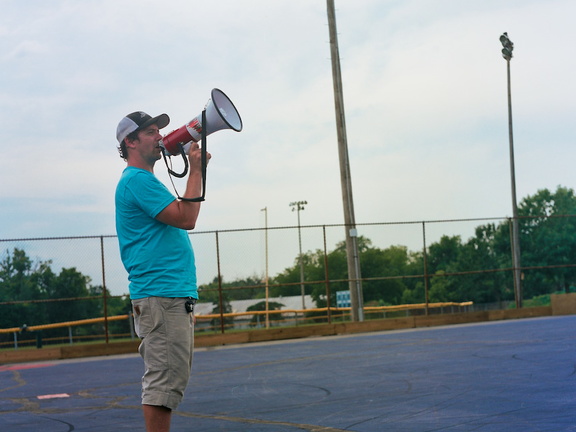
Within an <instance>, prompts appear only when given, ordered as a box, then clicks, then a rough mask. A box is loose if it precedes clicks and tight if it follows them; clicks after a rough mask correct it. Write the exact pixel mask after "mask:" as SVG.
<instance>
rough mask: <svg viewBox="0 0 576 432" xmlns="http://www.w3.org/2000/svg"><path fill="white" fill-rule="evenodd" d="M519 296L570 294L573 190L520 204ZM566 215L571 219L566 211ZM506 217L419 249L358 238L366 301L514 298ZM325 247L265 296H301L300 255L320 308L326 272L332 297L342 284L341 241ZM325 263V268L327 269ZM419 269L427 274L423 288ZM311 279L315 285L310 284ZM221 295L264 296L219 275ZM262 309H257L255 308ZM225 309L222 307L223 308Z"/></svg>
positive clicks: (207, 293)
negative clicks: (471, 233) (470, 233)
mask: <svg viewBox="0 0 576 432" xmlns="http://www.w3.org/2000/svg"><path fill="white" fill-rule="evenodd" d="M518 214H519V228H520V245H521V258H522V262H521V266H522V268H523V269H524V270H523V272H522V289H523V298H524V299H532V298H535V297H538V296H545V295H548V294H551V293H555V292H570V291H571V290H572V289H573V287H574V285H575V284H576V196H575V194H574V190H572V189H570V188H566V187H562V186H558V187H557V189H556V191H554V192H551V191H550V190H548V189H542V190H539V191H538V192H537V193H536V194H534V195H532V196H528V197H526V198H524V199H523V200H522V201H521V202H520V203H519V205H518ZM571 216H572V217H571ZM510 239H511V223H510V221H509V220H506V221H502V222H499V223H486V224H483V225H480V226H478V227H476V229H475V233H474V236H473V237H471V238H469V239H467V240H463V239H462V237H461V236H459V235H455V236H442V237H441V238H440V240H439V241H437V242H435V243H432V244H430V245H429V246H428V248H427V251H426V255H425V254H424V252H423V251H410V250H408V248H407V247H405V246H401V245H395V246H390V247H388V248H379V247H377V246H374V245H373V244H372V242H371V241H370V239H367V238H365V237H359V242H358V243H359V254H360V265H361V275H362V278H363V279H364V280H363V283H362V289H363V297H364V304H365V305H379V306H384V305H396V304H406V303H423V302H425V301H426V291H428V300H429V301H430V302H449V301H456V302H461V301H473V302H475V303H494V302H503V301H513V300H514V282H513V276H512V272H511V271H510V269H511V268H512V253H511V240H510ZM324 255H325V254H324V251H323V250H320V249H318V250H315V251H308V252H306V253H303V254H302V257H299V256H298V257H296V259H295V260H294V263H293V265H292V266H290V267H288V268H286V269H284V270H283V271H282V272H280V273H279V274H277V275H275V276H273V277H271V278H270V279H269V285H270V290H269V295H270V297H279V296H297V295H300V294H301V287H300V283H299V282H300V258H301V259H302V262H303V266H304V275H305V277H304V280H305V292H306V294H310V295H311V296H312V297H313V299H314V300H315V302H316V305H317V306H318V307H325V306H326V305H327V292H326V283H325V279H326V273H328V275H329V281H330V283H329V287H330V292H331V295H330V302H331V306H336V295H335V292H336V291H340V290H347V289H348V282H347V281H346V279H347V277H348V276H347V273H348V271H347V264H346V262H347V261H346V259H347V258H346V246H345V243H344V242H341V243H339V244H338V245H337V246H336V247H335V249H334V250H332V251H330V252H329V253H327V255H326V257H325V256H324ZM326 267H327V269H328V270H326ZM425 275H428V278H427V279H428V280H427V282H428V284H427V285H428V290H426V289H425V288H426V280H425V278H424V276H425ZM311 282H317V283H311ZM221 285H222V288H223V296H224V300H225V302H226V301H231V300H240V299H247V298H263V297H264V290H263V289H262V277H260V276H258V275H254V276H252V277H249V278H245V279H239V280H235V281H231V282H227V281H221ZM201 288H202V289H203V291H202V297H203V300H209V301H213V302H214V303H215V305H216V306H217V307H216V308H215V312H219V306H218V305H219V303H218V296H219V292H218V279H217V278H215V279H214V280H213V281H212V282H211V283H210V284H207V285H204V286H203V287H201ZM258 309H261V307H256V308H255V310H258ZM225 312H226V311H225Z"/></svg>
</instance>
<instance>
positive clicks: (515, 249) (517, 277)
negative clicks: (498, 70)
mask: <svg viewBox="0 0 576 432" xmlns="http://www.w3.org/2000/svg"><path fill="white" fill-rule="evenodd" d="M500 42H501V43H502V47H503V48H502V57H504V59H505V60H506V70H507V77H508V137H509V141H510V179H511V183H512V261H513V264H512V265H513V267H514V290H515V297H516V307H517V308H521V307H522V276H521V267H520V232H519V228H518V204H517V201H516V175H515V170H514V137H513V134H512V91H511V88H510V87H511V86H510V60H511V59H512V51H513V50H514V43H513V42H512V41H511V40H510V38H509V37H508V33H506V32H504V33H503V34H502V36H500Z"/></svg>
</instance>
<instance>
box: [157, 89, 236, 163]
mask: <svg viewBox="0 0 576 432" xmlns="http://www.w3.org/2000/svg"><path fill="white" fill-rule="evenodd" d="M204 111H206V113H205V118H206V124H202V113H200V114H199V115H198V116H196V117H194V118H193V119H192V120H191V121H189V122H188V123H186V124H185V125H184V126H182V127H181V128H179V129H176V130H175V131H172V132H170V133H169V134H168V135H166V136H165V137H164V138H162V140H161V141H160V146H162V148H163V149H164V151H165V154H166V155H167V156H171V155H176V154H178V153H180V146H182V147H183V146H185V145H186V144H188V143H189V142H191V141H194V142H198V141H200V140H201V139H202V128H205V129H206V131H205V134H206V136H208V135H210V134H211V133H214V132H216V131H219V130H222V129H232V130H235V131H236V132H240V131H241V130H242V119H241V118H240V114H238V111H237V110H236V107H235V106H234V104H233V103H232V101H231V100H230V99H229V98H228V96H226V95H225V94H224V92H223V91H222V90H219V89H217V88H215V89H212V92H211V98H210V99H209V100H208V102H207V103H206V107H205V108H204ZM189 148H190V146H186V147H185V150H184V151H185V152H186V153H188V149H189Z"/></svg>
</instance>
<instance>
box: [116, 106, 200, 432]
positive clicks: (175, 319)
mask: <svg viewBox="0 0 576 432" xmlns="http://www.w3.org/2000/svg"><path fill="white" fill-rule="evenodd" d="M169 122H170V118H169V117H168V116H167V115H166V114H161V115H159V116H157V117H151V116H149V115H148V114H146V113H144V112H140V111H137V112H134V113H131V114H129V115H127V116H126V117H124V118H123V119H122V120H121V121H120V123H119V124H118V128H117V131H116V138H117V139H118V143H119V147H118V150H119V152H120V157H122V158H123V159H125V160H126V162H127V167H126V169H125V170H124V171H123V173H122V176H121V178H120V181H119V182H118V186H117V188H116V231H117V233H118V241H119V244H120V255H121V258H122V262H123V263H124V267H125V268H126V270H127V272H128V279H129V281H130V298H131V300H132V307H133V311H134V323H135V328H136V332H137V334H138V337H139V338H140V339H141V343H140V346H139V348H138V351H139V352H140V355H141V356H142V358H143V360H144V366H145V372H144V376H143V377H142V407H143V412H144V420H145V423H146V430H147V431H148V432H167V431H169V430H170V420H171V414H172V410H174V409H176V407H177V406H178V404H179V403H180V401H181V400H182V397H183V395H184V390H185V389H186V386H187V384H188V380H189V378H190V369H191V367H192V355H193V350H194V314H193V308H194V303H195V302H196V299H197V298H198V290H197V285H196V267H195V263H194V251H193V249H192V245H191V243H190V238H189V236H188V233H187V230H191V229H193V228H194V227H195V225H196V221H197V219H198V214H199V212H200V203H199V202H191V201H186V200H179V199H176V198H174V196H173V195H172V193H171V192H170V191H169V190H168V189H167V188H166V187H165V186H164V184H163V183H161V182H160V181H159V180H158V179H157V178H156V176H155V175H154V165H155V163H156V161H157V160H158V159H160V158H161V157H162V149H161V147H160V144H159V143H160V140H161V139H162V135H160V129H162V128H164V127H166V126H167V125H168V123H169ZM209 158H210V154H207V159H209ZM188 159H189V162H190V168H189V169H190V173H189V175H188V178H187V181H186V191H185V193H184V195H183V198H195V197H198V196H200V192H201V184H202V162H201V151H200V149H199V146H198V144H197V143H192V146H191V147H190V153H189V155H188Z"/></svg>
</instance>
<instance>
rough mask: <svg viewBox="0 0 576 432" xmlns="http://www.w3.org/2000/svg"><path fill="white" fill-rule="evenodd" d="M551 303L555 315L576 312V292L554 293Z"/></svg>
mask: <svg viewBox="0 0 576 432" xmlns="http://www.w3.org/2000/svg"><path fill="white" fill-rule="evenodd" d="M550 303H551V306H552V313H553V314H554V315H573V314H576V293H570V294H552V295H551V296H550Z"/></svg>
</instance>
